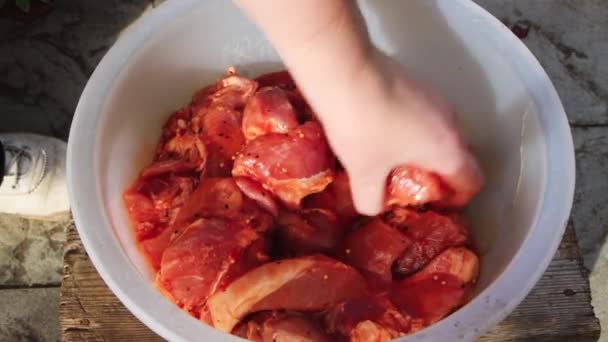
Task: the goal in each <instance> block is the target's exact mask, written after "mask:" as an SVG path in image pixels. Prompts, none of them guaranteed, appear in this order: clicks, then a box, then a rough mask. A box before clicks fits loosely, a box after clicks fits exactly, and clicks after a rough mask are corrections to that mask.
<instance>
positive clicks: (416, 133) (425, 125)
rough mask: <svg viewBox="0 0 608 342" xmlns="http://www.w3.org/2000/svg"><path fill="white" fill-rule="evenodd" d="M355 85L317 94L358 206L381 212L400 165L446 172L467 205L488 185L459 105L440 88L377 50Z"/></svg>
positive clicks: (455, 202) (453, 201)
mask: <svg viewBox="0 0 608 342" xmlns="http://www.w3.org/2000/svg"><path fill="white" fill-rule="evenodd" d="M350 80H351V81H350V82H348V84H336V85H335V86H334V87H333V88H334V91H333V92H332V93H331V94H327V95H325V96H319V95H318V94H316V95H315V96H314V97H315V98H316V100H317V101H316V102H317V105H318V107H320V109H322V110H323V114H322V115H320V116H319V117H320V119H321V121H322V122H323V125H324V128H325V131H326V134H327V137H328V140H329V142H330V144H331V146H332V148H333V150H334V152H335V153H336V155H337V156H338V158H339V159H340V161H341V162H342V164H343V165H344V167H345V168H346V170H347V172H348V174H349V177H350V181H351V189H352V193H353V200H354V202H355V206H356V208H357V210H358V211H359V212H360V213H362V214H366V215H375V214H378V213H379V212H380V211H381V210H382V209H383V206H384V200H385V191H386V190H385V189H386V185H387V176H388V175H389V173H390V172H391V170H393V169H394V168H395V167H397V166H400V165H407V166H413V167H416V168H420V169H423V170H425V171H430V172H433V173H436V174H437V175H439V177H440V178H441V180H442V181H443V182H444V183H445V184H446V185H447V186H448V187H449V188H450V190H451V191H452V193H451V196H450V197H449V198H448V199H447V201H445V202H444V203H442V204H443V205H446V206H456V207H459V206H463V205H465V204H466V203H467V202H468V201H469V200H470V199H471V198H472V197H473V196H474V195H475V194H477V192H478V191H479V190H480V189H481V186H482V184H483V176H482V173H481V171H480V168H479V166H478V164H477V162H476V160H475V158H474V157H473V156H472V154H471V152H470V151H469V149H468V148H467V146H466V144H465V143H464V141H463V138H462V136H461V135H460V133H459V131H458V128H457V125H456V122H455V116H454V111H453V109H452V108H451V107H450V106H449V105H448V104H447V103H446V101H445V100H444V99H443V98H441V96H439V94H437V93H436V92H434V91H433V90H431V89H430V88H428V87H426V86H425V85H423V84H421V83H420V82H418V81H416V80H415V79H413V78H412V77H411V76H410V75H408V74H407V72H406V70H405V69H404V68H403V67H402V66H401V65H399V64H398V63H396V62H395V61H394V60H392V59H391V58H390V57H387V56H386V55H384V54H382V53H381V52H379V51H377V50H374V51H373V53H371V54H370V58H369V60H368V61H367V62H366V63H365V64H364V66H363V67H362V68H361V70H360V72H358V73H357V74H356V75H355V76H354V77H352V78H351V79H350Z"/></svg>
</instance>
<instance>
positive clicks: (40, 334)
mask: <svg viewBox="0 0 608 342" xmlns="http://www.w3.org/2000/svg"><path fill="white" fill-rule="evenodd" d="M176 1H177V0H176ZM475 1H476V2H477V3H479V4H480V5H482V6H483V7H484V8H486V9H488V10H489V11H490V12H491V13H493V14H494V15H495V16H496V17H498V18H499V19H500V20H501V21H503V22H504V23H505V24H506V25H508V26H510V27H513V26H517V27H519V28H520V29H524V30H525V29H526V28H529V33H528V35H527V36H526V37H525V38H523V41H524V43H525V44H526V45H527V46H528V47H529V48H530V50H531V51H532V52H533V53H534V54H535V55H536V57H537V58H538V59H539V61H540V62H541V63H542V64H543V66H544V67H545V69H546V70H547V72H548V73H549V76H550V77H551V79H552V80H553V82H554V84H555V86H556V88H557V90H558V92H559V94H560V96H561V98H562V100H563V103H564V106H565V108H566V111H567V113H568V118H569V120H570V123H571V125H572V127H573V135H574V139H575V145H576V152H577V162H578V167H577V177H578V179H577V190H576V198H575V203H574V210H573V221H574V224H575V228H576V230H577V234H578V238H579V244H580V247H581V251H582V253H583V256H584V259H585V265H586V267H587V268H588V269H589V270H590V271H591V275H590V280H591V287H592V293H593V305H594V306H595V309H596V314H597V315H598V317H599V318H600V320H601V322H602V323H603V324H608V291H603V287H604V284H606V283H608V244H606V243H605V240H606V234H607V232H608V206H606V205H605V203H608V178H606V175H607V174H608V39H606V37H607V36H606V34H607V33H606V32H608V1H606V0H475ZM160 2H161V1H158V0H154V1H153V0H131V1H124V0H123V1H121V0H104V1H93V0H90V1H80V0H56V1H55V2H54V9H53V10H52V11H50V12H49V13H48V14H46V15H43V16H41V17H36V18H25V19H20V20H15V19H14V18H12V17H6V13H4V14H3V13H2V12H1V11H0V75H2V76H0V132H6V131H30V132H37V133H42V134H49V135H53V136H56V137H59V138H63V139H66V138H67V135H68V129H69V124H70V121H71V117H72V113H73V110H74V108H75V106H76V103H77V101H78V97H79V95H80V92H81V91H82V88H83V87H84V84H85V82H86V80H87V78H88V76H89V75H90V73H91V72H92V71H93V69H94V67H95V65H96V64H97V63H98V61H99V59H100V58H101V57H102V56H103V54H104V53H105V51H106V50H107V49H108V48H109V47H110V46H111V44H112V43H113V41H114V40H115V37H116V36H117V35H118V34H119V33H120V32H121V31H122V30H123V29H124V28H125V27H126V26H127V25H128V24H129V23H131V22H132V21H133V20H134V19H135V18H137V17H138V16H139V15H141V13H142V12H144V11H146V10H147V9H150V8H152V7H154V6H155V5H156V4H157V3H160ZM65 226H66V224H65V223H58V224H54V223H40V222H32V221H27V220H21V219H17V218H14V217H7V216H0V288H4V289H0V341H54V340H57V336H58V335H57V326H56V325H57V305H56V303H57V298H58V291H57V289H56V288H54V287H55V286H57V285H58V284H59V282H60V279H61V275H60V274H61V257H60V256H61V251H60V249H61V248H60V245H61V241H62V239H64V238H65V237H64V235H62V234H63V232H64V229H65ZM30 285H36V286H37V287H36V288H28V287H29V286H30ZM38 309H40V310H38ZM600 341H606V342H608V334H603V335H602V337H601V339H600Z"/></svg>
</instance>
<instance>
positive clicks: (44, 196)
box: [0, 133, 70, 220]
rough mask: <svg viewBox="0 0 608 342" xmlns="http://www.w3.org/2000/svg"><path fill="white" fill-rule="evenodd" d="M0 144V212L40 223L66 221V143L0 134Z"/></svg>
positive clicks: (29, 135) (34, 136)
mask: <svg viewBox="0 0 608 342" xmlns="http://www.w3.org/2000/svg"><path fill="white" fill-rule="evenodd" d="M0 142H1V143H2V145H3V147H4V176H3V177H2V181H1V183H0V212H1V213H7V214H14V215H19V216H22V217H27V218H33V219H42V220H45V219H46V220H55V219H57V220H59V219H64V218H67V217H68V216H69V212H70V204H69V200H68V191H67V185H66V179H65V167H66V166H65V157H66V143H64V142H63V141H61V140H59V139H55V138H51V137H45V136H41V135H36V134H27V133H18V134H0ZM0 153H2V151H1V150H0ZM0 159H1V158H0ZM0 172H2V168H1V167H0Z"/></svg>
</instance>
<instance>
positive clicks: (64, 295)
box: [59, 225, 600, 342]
mask: <svg viewBox="0 0 608 342" xmlns="http://www.w3.org/2000/svg"><path fill="white" fill-rule="evenodd" d="M590 301H591V295H590V290H589V282H588V280H587V273H586V272H585V269H584V268H583V266H582V262H581V258H580V254H579V252H578V246H577V244H576V236H575V233H574V229H573V227H572V226H571V225H569V226H568V228H567V230H566V234H565V236H564V239H563V241H562V243H561V245H560V248H559V251H558V253H557V254H556V256H555V258H554V260H553V261H552V263H551V265H550V266H549V269H548V270H547V272H546V273H545V275H544V276H543V278H542V279H541V280H540V282H539V283H538V285H537V286H536V288H535V289H534V290H533V291H532V292H531V293H530V295H529V296H528V298H527V299H526V300H525V301H524V302H523V303H522V304H521V305H520V306H519V307H518V308H517V309H516V310H515V311H514V312H513V313H512V314H511V315H510V316H509V317H507V319H505V320H504V321H503V322H502V323H501V324H500V325H499V326H498V327H496V328H495V329H494V330H493V331H492V332H491V333H489V334H487V335H486V336H485V337H483V338H481V339H480V341H481V342H497V341H501V342H504V341H530V342H532V341H534V342H538V341H552V342H553V341H558V342H560V341H563V342H587V341H596V340H597V339H598V337H599V333H600V325H599V322H598V320H597V318H596V317H595V315H594V313H593V308H592V307H591V304H590ZM59 310H60V324H61V333H62V339H63V341H79V342H80V341H119V342H120V341H162V339H161V338H160V337H158V336H157V335H155V334H154V333H153V332H152V331H151V330H149V329H148V328H147V327H146V326H145V325H143V324H142V323H141V322H139V321H138V320H137V319H136V318H135V317H134V316H133V315H131V313H130V312H129V311H128V310H127V309H126V308H125V307H124V306H123V305H122V304H121V303H120V302H119V301H118V299H117V298H116V297H115V296H114V295H113V294H112V292H111V291H110V290H109V289H108V288H107V286H106V285H105V283H104V282H103V280H102V279H101V278H100V277H99V275H98V274H97V272H96V271H95V268H94V267H93V265H92V264H91V261H90V260H89V258H88V257H87V255H86V253H85V251H84V248H83V247H82V244H81V242H80V239H79V237H78V234H77V233H76V230H75V229H74V227H71V228H70V230H69V232H68V241H67V245H66V249H65V266H64V279H63V284H62V288H61V302H60V308H59Z"/></svg>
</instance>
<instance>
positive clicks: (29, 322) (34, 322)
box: [0, 287, 59, 342]
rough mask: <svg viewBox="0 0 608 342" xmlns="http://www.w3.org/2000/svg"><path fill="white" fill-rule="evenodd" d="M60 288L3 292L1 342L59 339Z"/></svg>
mask: <svg viewBox="0 0 608 342" xmlns="http://www.w3.org/2000/svg"><path fill="white" fill-rule="evenodd" d="M58 310H59V288H57V287H54V288H35V289H12V290H2V291H0V341H6V342H52V341H58V340H59V317H58V315H57V311H58Z"/></svg>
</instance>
